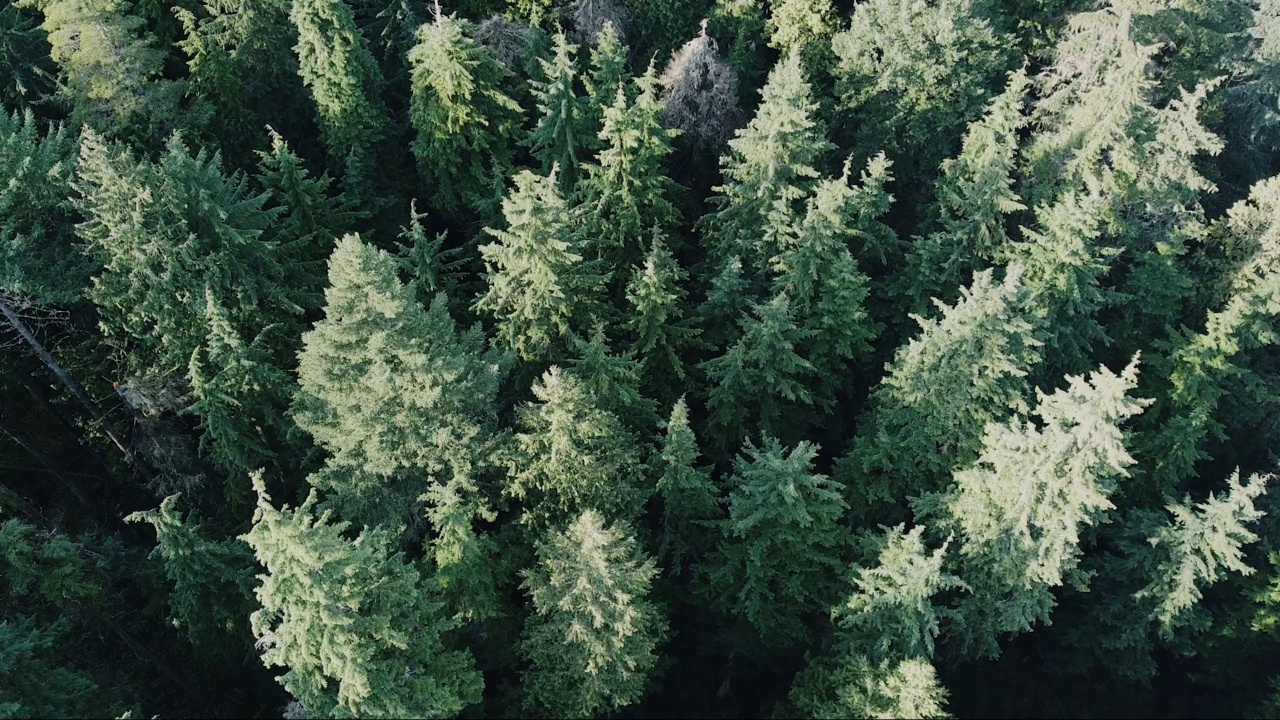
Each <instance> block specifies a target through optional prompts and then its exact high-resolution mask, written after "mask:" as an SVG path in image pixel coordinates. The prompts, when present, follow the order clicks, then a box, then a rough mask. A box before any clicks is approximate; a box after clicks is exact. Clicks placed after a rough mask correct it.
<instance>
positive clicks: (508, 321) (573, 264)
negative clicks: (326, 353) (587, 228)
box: [475, 168, 607, 360]
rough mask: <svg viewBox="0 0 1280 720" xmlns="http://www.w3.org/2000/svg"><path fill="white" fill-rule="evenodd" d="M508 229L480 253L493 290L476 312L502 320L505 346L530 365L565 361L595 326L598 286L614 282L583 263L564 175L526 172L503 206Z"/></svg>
mask: <svg viewBox="0 0 1280 720" xmlns="http://www.w3.org/2000/svg"><path fill="white" fill-rule="evenodd" d="M502 214H503V215H504V216H505V217H506V221H507V229H506V230H495V229H492V228H486V229H485V231H486V232H488V233H489V234H490V235H492V236H494V237H495V238H496V239H497V240H496V241H495V242H491V243H489V244H488V245H484V246H482V247H481V248H480V253H481V255H482V256H483V257H484V260H485V265H486V267H487V273H486V276H485V279H486V282H487V285H488V287H487V288H486V290H485V292H484V293H483V294H482V295H481V296H480V297H479V299H477V300H476V304H475V309H476V310H481V311H484V312H487V313H489V314H491V315H492V316H493V317H494V319H495V320H496V321H497V336H498V340H499V342H500V343H501V344H502V345H503V346H504V347H506V348H509V349H511V350H513V351H515V352H516V353H518V354H519V355H520V356H521V357H522V358H524V359H525V360H547V359H550V360H556V359H563V358H564V357H565V354H566V350H567V348H568V347H569V344H570V343H569V339H570V338H571V337H574V336H575V335H576V336H579V337H581V336H582V335H584V334H585V332H586V330H587V329H588V328H590V327H593V326H594V325H595V322H594V320H595V316H596V315H597V312H598V310H597V306H598V304H599V300H598V299H597V297H596V296H597V294H598V293H599V290H598V288H600V286H601V285H602V284H603V282H604V280H605V279H606V278H607V276H604V275H601V274H600V273H598V272H597V271H596V270H595V268H594V266H593V265H592V264H590V263H583V262H582V260H583V255H582V252H581V248H580V247H578V245H579V243H576V242H574V238H573V235H572V232H571V229H570V225H569V218H568V207H567V205H566V203H565V200H564V196H563V195H562V194H561V193H560V191H559V189H558V187H557V184H556V170H555V168H553V169H552V171H551V174H550V175H547V176H545V177H539V176H537V175H534V174H533V173H531V172H529V171H527V170H525V171H521V172H520V173H519V174H518V175H516V177H515V188H514V189H513V190H512V192H511V193H510V195H509V196H508V197H506V198H504V199H503V201H502Z"/></svg>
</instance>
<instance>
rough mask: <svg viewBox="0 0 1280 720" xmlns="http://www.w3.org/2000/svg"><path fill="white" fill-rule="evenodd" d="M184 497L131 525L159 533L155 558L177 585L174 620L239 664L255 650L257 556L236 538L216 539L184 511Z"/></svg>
mask: <svg viewBox="0 0 1280 720" xmlns="http://www.w3.org/2000/svg"><path fill="white" fill-rule="evenodd" d="M180 497H181V496H180V495H170V496H169V497H167V498H165V499H164V500H163V501H162V502H161V503H160V507H159V508H157V509H156V510H148V511H146V512H138V513H134V514H132V515H129V516H128V517H126V518H125V521H126V522H135V523H136V522H147V523H150V524H151V526H152V527H154V528H155V531H156V547H155V550H153V551H152V553H151V556H152V557H153V558H158V559H159V560H160V561H161V562H162V563H163V565H164V572H165V576H166V577H167V578H168V580H169V583H170V584H171V585H172V591H171V593H170V595H169V613H170V622H172V623H173V625H174V626H175V627H177V628H178V629H179V630H180V631H181V632H182V634H183V636H184V637H185V638H186V639H187V640H188V641H189V642H190V643H191V644H192V645H193V646H195V647H196V648H198V649H199V650H200V651H201V652H207V653H216V654H217V655H218V659H224V661H226V660H229V661H232V662H234V661H237V660H239V659H240V656H241V655H242V654H243V653H245V652H246V651H247V650H248V649H249V639H250V637H251V636H250V632H249V622H248V619H249V613H250V611H251V607H250V606H251V605H252V603H253V564H254V560H253V553H252V552H251V551H250V550H249V548H247V547H245V546H244V545H243V544H242V543H240V542H239V541H238V540H236V539H228V540H210V539H209V538H208V537H206V533H205V532H204V530H203V528H201V527H200V524H199V522H198V521H197V520H196V519H195V518H194V517H192V516H191V515H188V516H187V517H185V518H184V517H183V513H182V511H181V510H179V509H178V507H177V506H178V499H179V498H180ZM219 651H222V652H219Z"/></svg>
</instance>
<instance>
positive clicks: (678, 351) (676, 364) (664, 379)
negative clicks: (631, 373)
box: [626, 235, 700, 394]
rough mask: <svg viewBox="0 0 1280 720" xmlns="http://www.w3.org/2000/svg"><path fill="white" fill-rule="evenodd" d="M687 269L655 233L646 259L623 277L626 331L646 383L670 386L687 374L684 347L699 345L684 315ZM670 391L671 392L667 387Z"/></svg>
mask: <svg viewBox="0 0 1280 720" xmlns="http://www.w3.org/2000/svg"><path fill="white" fill-rule="evenodd" d="M687 279H688V274H687V273H685V271H684V269H683V268H681V267H680V264H679V262H678V261H677V260H676V259H675V258H674V257H673V256H672V255H671V251H670V250H668V249H667V247H666V245H665V244H664V243H663V241H662V237H661V236H660V235H655V236H654V238H653V244H652V245H651V246H650V247H649V254H648V255H647V256H646V257H645V259H644V263H643V264H642V265H640V266H638V267H636V268H635V270H634V272H633V273H632V275H631V281H630V282H629V283H627V304H628V305H629V306H630V310H629V313H628V316H627V321H626V327H627V335H628V336H629V337H630V338H631V339H632V340H631V347H630V351H631V353H632V354H633V355H634V356H635V357H636V358H637V359H638V360H639V361H640V363H641V364H642V366H643V368H642V372H643V377H644V380H645V385H646V386H648V387H652V388H657V389H661V388H670V389H671V390H674V389H675V388H676V387H678V383H679V382H680V381H683V380H684V379H685V378H687V377H688V369H687V368H686V366H685V361H684V359H683V357H682V353H683V352H684V351H686V350H688V349H692V348H695V347H698V346H699V345H700V341H699V339H698V334H699V333H698V329H697V328H696V327H694V326H693V322H692V318H687V317H685V310H684V304H685V300H686V298H687V297H688V293H687V292H686V291H685V288H684V283H685V282H686V281H687ZM668 394H669V393H668Z"/></svg>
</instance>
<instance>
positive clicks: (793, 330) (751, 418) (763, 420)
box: [699, 294, 815, 448]
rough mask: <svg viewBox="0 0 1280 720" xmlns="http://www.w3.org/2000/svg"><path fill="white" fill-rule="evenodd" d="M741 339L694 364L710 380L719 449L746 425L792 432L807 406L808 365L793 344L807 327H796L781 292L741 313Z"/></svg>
mask: <svg viewBox="0 0 1280 720" xmlns="http://www.w3.org/2000/svg"><path fill="white" fill-rule="evenodd" d="M740 325H741V328H742V334H741V339H739V340H738V342H737V343H735V344H734V345H733V346H732V347H730V348H729V349H728V350H727V351H725V353H724V354H723V355H720V356H719V357H715V358H712V359H710V360H707V361H705V362H703V363H701V364H700V365H699V368H700V369H702V371H703V372H704V373H706V376H707V379H708V381H709V382H710V383H711V390H710V394H709V396H708V399H707V409H708V410H709V411H710V413H711V421H710V426H711V427H712V428H713V430H714V432H715V434H716V438H717V440H718V441H719V444H720V447H721V448H731V447H733V446H735V445H737V444H739V443H741V442H742V441H743V440H744V439H745V438H746V437H747V434H748V431H749V429H750V428H754V427H759V428H760V429H761V430H762V431H763V432H765V433H772V434H775V435H776V434H780V433H784V432H785V434H786V436H787V437H790V436H792V435H796V434H797V433H798V432H800V431H801V429H802V427H803V425H804V424H805V423H804V422H803V421H802V416H803V415H802V413H803V411H804V410H805V409H807V408H809V407H812V405H813V403H814V401H813V393H812V390H811V388H812V386H813V378H814V372H815V368H814V366H813V363H811V362H809V360H807V359H805V358H804V357H803V356H801V355H800V354H799V353H798V352H797V347H798V346H800V345H802V344H803V343H805V342H807V341H810V340H811V339H812V338H813V330H811V329H808V328H801V327H799V326H797V325H796V321H795V316H794V313H793V312H792V310H791V301H790V299H789V298H788V297H787V296H786V295H785V294H779V295H776V296H774V298H773V299H772V300H770V301H769V302H768V303H766V304H764V305H754V306H753V307H752V309H751V312H750V314H745V315H743V317H742V319H741V321H740Z"/></svg>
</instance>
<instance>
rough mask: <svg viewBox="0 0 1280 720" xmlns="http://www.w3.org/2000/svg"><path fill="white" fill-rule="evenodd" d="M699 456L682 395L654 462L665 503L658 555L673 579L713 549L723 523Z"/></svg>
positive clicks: (707, 473)
mask: <svg viewBox="0 0 1280 720" xmlns="http://www.w3.org/2000/svg"><path fill="white" fill-rule="evenodd" d="M700 455H701V452H700V451H699V450H698V439H697V438H696V437H695V436H694V434H693V428H691V427H689V406H688V405H686V404H685V401H684V398H683V397H682V398H680V399H679V400H677V401H676V404H675V406H674V407H672V408H671V418H670V419H669V420H668V421H667V427H666V437H665V438H664V440H663V445H662V452H661V453H660V454H658V455H657V456H656V457H655V458H654V460H653V466H654V474H655V475H656V476H657V477H658V487H657V490H658V492H657V494H658V497H659V498H661V500H662V529H661V531H660V532H659V535H658V556H659V557H660V558H662V559H664V560H665V559H669V560H670V565H669V566H668V567H669V570H670V572H671V573H672V574H673V575H679V574H681V573H682V572H684V569H685V568H686V567H687V566H688V565H689V564H690V562H695V563H696V562H697V561H699V560H701V559H702V556H703V554H704V553H706V552H707V551H708V550H709V549H710V548H711V539H712V538H711V530H712V523H713V522H714V521H716V520H720V519H721V514H722V513H721V511H720V508H719V506H718V502H717V501H718V500H719V490H718V489H717V488H716V486H715V484H714V483H713V482H712V481H711V473H710V471H709V470H708V469H706V468H702V467H699V466H698V458H699V456H700Z"/></svg>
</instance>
